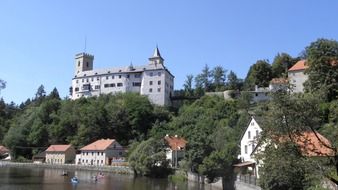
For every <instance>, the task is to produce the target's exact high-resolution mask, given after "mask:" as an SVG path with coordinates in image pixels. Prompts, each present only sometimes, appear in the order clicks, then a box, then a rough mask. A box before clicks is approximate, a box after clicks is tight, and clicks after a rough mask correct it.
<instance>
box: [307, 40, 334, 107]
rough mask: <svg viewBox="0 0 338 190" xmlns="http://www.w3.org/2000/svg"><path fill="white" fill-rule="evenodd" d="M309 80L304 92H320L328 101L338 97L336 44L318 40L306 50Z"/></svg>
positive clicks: (331, 41) (330, 41)
mask: <svg viewBox="0 0 338 190" xmlns="http://www.w3.org/2000/svg"><path fill="white" fill-rule="evenodd" d="M306 54H307V64H308V66H309V68H308V69H307V70H306V73H307V74H308V76H309V78H308V80H307V81H306V82H305V91H307V92H312V93H318V92H321V93H323V95H324V96H325V98H326V99H327V100H329V101H331V100H333V99H337V96H338V42H337V41H335V40H327V39H318V40H317V41H315V42H312V43H311V44H310V46H308V47H307V48H306Z"/></svg>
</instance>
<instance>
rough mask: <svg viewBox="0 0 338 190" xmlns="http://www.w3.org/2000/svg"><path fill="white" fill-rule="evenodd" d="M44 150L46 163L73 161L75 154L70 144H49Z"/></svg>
mask: <svg viewBox="0 0 338 190" xmlns="http://www.w3.org/2000/svg"><path fill="white" fill-rule="evenodd" d="M45 152H46V163H48V164H66V163H73V162H74V159H75V154H76V153H75V149H74V147H73V146H72V145H70V144H59V145H50V146H49V147H48V148H47V150H46V151H45Z"/></svg>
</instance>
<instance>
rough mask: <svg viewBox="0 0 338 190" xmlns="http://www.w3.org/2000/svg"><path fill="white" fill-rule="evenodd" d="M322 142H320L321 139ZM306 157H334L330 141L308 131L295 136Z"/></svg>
mask: <svg viewBox="0 0 338 190" xmlns="http://www.w3.org/2000/svg"><path fill="white" fill-rule="evenodd" d="M318 138H319V139H320V140H319V139H318ZM294 140H295V143H296V144H297V145H298V146H300V149H301V151H302V153H303V155H304V156H309V157H311V156H333V155H334V152H333V150H332V149H331V148H329V147H332V145H331V143H330V141H329V140H328V139H327V138H325V137H324V136H323V135H321V134H320V133H318V132H315V133H314V132H312V131H306V132H302V133H301V134H299V135H295V136H294Z"/></svg>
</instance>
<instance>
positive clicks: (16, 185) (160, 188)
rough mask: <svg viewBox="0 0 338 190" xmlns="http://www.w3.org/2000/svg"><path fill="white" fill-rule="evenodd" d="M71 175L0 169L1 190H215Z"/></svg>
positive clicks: (112, 176)
mask: <svg viewBox="0 0 338 190" xmlns="http://www.w3.org/2000/svg"><path fill="white" fill-rule="evenodd" d="M67 173H68V176H62V174H63V170H57V169H41V168H14V167H0V190H21V189H22V190H33V189H34V190H39V189H46V190H54V189H55V190H59V189H65V190H75V189H81V190H86V189H94V190H95V189H97V190H108V189H109V190H111V189H113V190H134V189H137V190H193V189H194V190H195V189H197V190H212V189H211V188H210V187H207V188H206V187H203V186H201V185H199V184H197V183H173V182H170V181H168V180H167V179H149V178H144V177H138V178H134V177H133V176H127V175H116V174H110V173H104V174H105V176H104V177H103V178H99V179H98V180H97V181H95V180H94V179H93V176H94V175H97V174H98V172H92V171H71V170H70V171H67ZM73 176H76V177H77V178H78V179H79V183H78V184H72V183H71V181H70V179H71V178H72V177H73Z"/></svg>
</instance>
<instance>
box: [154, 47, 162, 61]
mask: <svg viewBox="0 0 338 190" xmlns="http://www.w3.org/2000/svg"><path fill="white" fill-rule="evenodd" d="M154 57H160V58H162V57H161V53H160V50H159V49H158V46H156V48H155V51H154V54H153V58H154Z"/></svg>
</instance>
